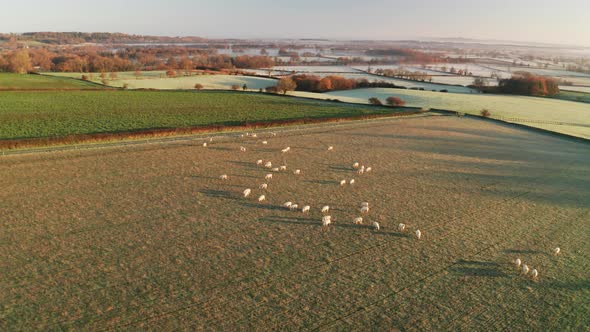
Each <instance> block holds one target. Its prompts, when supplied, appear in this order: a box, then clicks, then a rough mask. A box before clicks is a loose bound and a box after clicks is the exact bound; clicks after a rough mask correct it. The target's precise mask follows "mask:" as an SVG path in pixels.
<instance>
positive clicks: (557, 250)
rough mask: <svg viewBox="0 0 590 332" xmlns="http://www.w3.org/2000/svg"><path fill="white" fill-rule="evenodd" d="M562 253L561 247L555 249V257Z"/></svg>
mask: <svg viewBox="0 0 590 332" xmlns="http://www.w3.org/2000/svg"><path fill="white" fill-rule="evenodd" d="M560 252H561V249H560V248H559V247H557V248H555V249H553V255H555V256H557V255H559V253H560Z"/></svg>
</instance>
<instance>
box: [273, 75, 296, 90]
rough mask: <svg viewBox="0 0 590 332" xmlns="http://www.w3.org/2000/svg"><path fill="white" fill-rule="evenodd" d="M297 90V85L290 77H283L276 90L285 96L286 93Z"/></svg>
mask: <svg viewBox="0 0 590 332" xmlns="http://www.w3.org/2000/svg"><path fill="white" fill-rule="evenodd" d="M296 88H297V84H296V83H295V81H293V80H292V79H291V78H290V77H283V78H281V79H280V80H279V84H277V90H278V91H280V92H282V93H283V94H287V91H293V90H295V89H296Z"/></svg>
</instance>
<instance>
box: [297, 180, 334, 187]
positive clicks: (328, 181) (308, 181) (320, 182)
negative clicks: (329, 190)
mask: <svg viewBox="0 0 590 332" xmlns="http://www.w3.org/2000/svg"><path fill="white" fill-rule="evenodd" d="M305 182H307V183H313V184H321V185H330V184H331V185H334V186H340V183H339V181H330V180H307V181H305Z"/></svg>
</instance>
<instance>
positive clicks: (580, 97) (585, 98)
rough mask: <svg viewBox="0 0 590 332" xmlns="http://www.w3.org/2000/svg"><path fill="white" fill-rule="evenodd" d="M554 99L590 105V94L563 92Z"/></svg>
mask: <svg viewBox="0 0 590 332" xmlns="http://www.w3.org/2000/svg"><path fill="white" fill-rule="evenodd" d="M553 98H556V99H563V100H570V101H578V102H582V103H590V92H581V91H564V90H562V91H561V92H560V93H559V94H558V95H557V96H555V97H553Z"/></svg>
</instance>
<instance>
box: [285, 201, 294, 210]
mask: <svg viewBox="0 0 590 332" xmlns="http://www.w3.org/2000/svg"><path fill="white" fill-rule="evenodd" d="M291 205H293V203H292V202H285V203H283V207H284V208H287V209H288V208H290V207H291Z"/></svg>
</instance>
